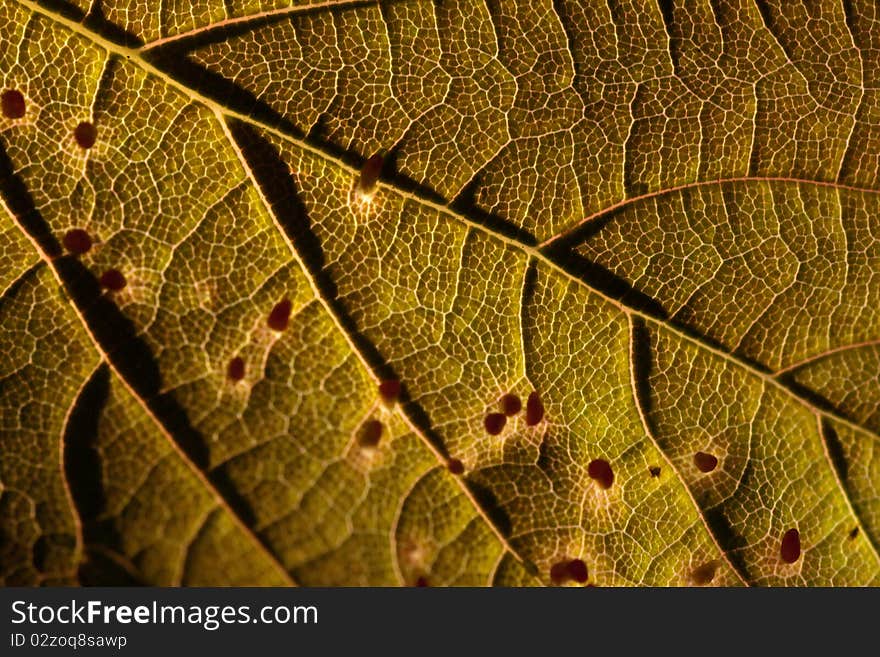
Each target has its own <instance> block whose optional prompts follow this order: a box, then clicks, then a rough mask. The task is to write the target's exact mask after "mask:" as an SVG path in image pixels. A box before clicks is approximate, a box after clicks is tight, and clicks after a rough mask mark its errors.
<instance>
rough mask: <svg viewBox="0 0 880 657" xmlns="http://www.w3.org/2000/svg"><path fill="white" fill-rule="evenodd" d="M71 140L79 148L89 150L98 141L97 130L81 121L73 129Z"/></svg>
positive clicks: (86, 122)
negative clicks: (72, 139)
mask: <svg viewBox="0 0 880 657" xmlns="http://www.w3.org/2000/svg"><path fill="white" fill-rule="evenodd" d="M73 138H74V139H75V140H76V143H77V145H78V146H79V147H80V148H91V147H92V146H94V145H95V142H96V141H97V140H98V129H97V128H96V127H95V126H94V125H92V124H91V123H89V122H88V121H83V122H82V123H80V124H79V125H78V126H76V127H75V128H74V129H73Z"/></svg>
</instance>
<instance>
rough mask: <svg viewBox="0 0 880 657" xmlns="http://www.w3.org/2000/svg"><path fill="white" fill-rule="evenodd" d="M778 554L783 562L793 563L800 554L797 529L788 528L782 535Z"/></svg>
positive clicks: (799, 539) (799, 540)
mask: <svg viewBox="0 0 880 657" xmlns="http://www.w3.org/2000/svg"><path fill="white" fill-rule="evenodd" d="M779 554H780V556H782V560H783V561H784V562H785V563H794V562H795V561H797V560H798V559H799V558H800V556H801V535H800V532H799V531H798V530H797V529H789V530H788V531H787V532H785V534H784V535H783V536H782V545H781V546H780V549H779Z"/></svg>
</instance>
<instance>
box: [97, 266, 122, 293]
mask: <svg viewBox="0 0 880 657" xmlns="http://www.w3.org/2000/svg"><path fill="white" fill-rule="evenodd" d="M99 282H100V284H101V287H103V288H104V289H105V290H110V291H111V292H119V290H121V289H122V288H124V287H125V284H126V281H125V276H124V275H123V274H122V272H121V271H119V270H118V269H108V270H107V271H105V272H104V273H103V274H101V278H100V281H99Z"/></svg>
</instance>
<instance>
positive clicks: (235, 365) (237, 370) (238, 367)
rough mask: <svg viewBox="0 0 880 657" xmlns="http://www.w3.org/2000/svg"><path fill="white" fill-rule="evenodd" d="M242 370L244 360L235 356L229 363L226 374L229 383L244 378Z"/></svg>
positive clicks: (243, 368)
mask: <svg viewBox="0 0 880 657" xmlns="http://www.w3.org/2000/svg"><path fill="white" fill-rule="evenodd" d="M244 370H245V367H244V359H243V358H242V357H241V356H236V357H235V358H233V359H232V360H230V361H229V365H228V367H227V368H226V374H227V375H228V376H229V380H230V381H241V380H242V379H243V378H244Z"/></svg>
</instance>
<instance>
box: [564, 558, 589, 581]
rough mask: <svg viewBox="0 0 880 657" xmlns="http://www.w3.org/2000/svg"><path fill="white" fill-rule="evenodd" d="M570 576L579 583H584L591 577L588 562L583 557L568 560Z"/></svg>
mask: <svg viewBox="0 0 880 657" xmlns="http://www.w3.org/2000/svg"><path fill="white" fill-rule="evenodd" d="M567 570H568V576H569V577H571V578H572V579H573V580H574V581H575V582H577V583H578V584H583V583H584V582H586V581H587V578H588V577H589V573H588V572H587V564H585V563H584V562H583V561H582V560H581V559H572V560H571V561H569V562H568V568H567Z"/></svg>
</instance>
